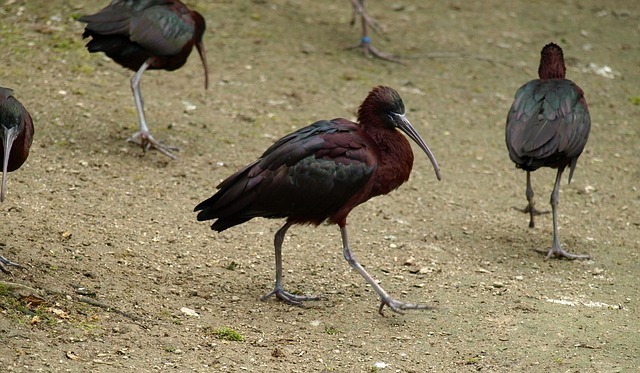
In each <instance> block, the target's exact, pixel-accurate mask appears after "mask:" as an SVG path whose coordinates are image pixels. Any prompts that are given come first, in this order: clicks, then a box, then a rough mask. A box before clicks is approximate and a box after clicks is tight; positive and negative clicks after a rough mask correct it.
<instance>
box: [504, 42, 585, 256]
mask: <svg viewBox="0 0 640 373" xmlns="http://www.w3.org/2000/svg"><path fill="white" fill-rule="evenodd" d="M565 71H566V68H565V65H564V57H563V53H562V49H561V48H560V47H559V46H558V45H556V44H553V43H550V44H547V45H546V46H545V47H544V48H543V49H542V52H541V58H540V67H539V68H538V75H539V76H540V79H536V80H532V81H530V82H528V83H527V84H525V85H523V86H522V87H520V89H519V90H518V91H517V92H516V96H515V100H514V102H513V105H511V109H509V115H508V117H507V126H506V142H507V148H508V149H509V157H510V158H511V160H512V161H513V162H514V163H515V164H516V166H517V167H518V168H521V169H523V170H525V171H526V172H527V190H526V196H527V201H528V205H527V207H526V208H525V210H524V211H525V212H528V213H529V215H530V220H529V227H531V228H533V227H534V221H533V217H534V215H536V213H537V211H536V209H535V208H534V204H533V188H532V187H531V172H533V171H535V170H537V169H538V168H540V167H551V168H556V169H558V173H557V175H556V182H555V185H554V186H553V192H552V193H551V209H552V213H553V243H552V244H551V249H550V250H549V252H548V253H547V258H550V257H551V256H559V257H565V258H569V259H580V258H590V256H589V255H577V254H572V253H569V252H567V251H565V250H564V249H562V247H561V246H560V240H559V239H558V216H557V208H558V194H559V190H560V179H561V177H562V173H563V172H564V169H565V168H566V167H567V166H569V183H571V177H572V176H573V171H574V170H575V168H576V163H577V162H578V157H580V154H582V150H583V149H584V147H585V145H586V144H587V139H588V137H589V129H590V127H591V119H590V117H589V109H588V107H587V101H586V100H585V98H584V92H583V91H582V89H580V87H578V85H577V84H575V83H574V82H572V81H571V80H567V79H565Z"/></svg>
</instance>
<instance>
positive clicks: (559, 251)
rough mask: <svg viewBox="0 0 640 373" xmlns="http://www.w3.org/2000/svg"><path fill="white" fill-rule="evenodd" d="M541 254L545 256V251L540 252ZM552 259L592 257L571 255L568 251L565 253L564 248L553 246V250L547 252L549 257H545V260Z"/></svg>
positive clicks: (588, 256)
mask: <svg viewBox="0 0 640 373" xmlns="http://www.w3.org/2000/svg"><path fill="white" fill-rule="evenodd" d="M538 251H539V252H540V253H542V254H544V251H542V250H538ZM551 257H557V258H567V259H569V260H575V259H587V260H588V259H591V255H589V254H573V253H570V252H568V251H565V250H564V249H563V248H561V247H560V246H557V247H556V246H552V247H551V249H550V250H549V251H548V252H547V256H546V257H545V260H547V259H550V258H551Z"/></svg>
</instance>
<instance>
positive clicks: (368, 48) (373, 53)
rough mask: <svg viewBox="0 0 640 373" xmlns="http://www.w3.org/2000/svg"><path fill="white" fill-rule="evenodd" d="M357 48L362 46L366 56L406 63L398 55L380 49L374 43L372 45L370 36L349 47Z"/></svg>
mask: <svg viewBox="0 0 640 373" xmlns="http://www.w3.org/2000/svg"><path fill="white" fill-rule="evenodd" d="M356 48H362V50H363V51H364V55H365V56H366V57H376V58H379V59H381V60H384V61H389V62H395V63H399V64H401V65H404V63H403V62H402V61H400V59H398V57H396V56H394V55H392V54H389V53H385V52H382V51H380V50H378V49H377V48H376V47H374V46H373V45H371V39H370V38H369V37H364V38H362V40H361V41H360V43H358V44H356V45H353V46H351V47H347V49H356Z"/></svg>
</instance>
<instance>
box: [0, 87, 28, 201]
mask: <svg viewBox="0 0 640 373" xmlns="http://www.w3.org/2000/svg"><path fill="white" fill-rule="evenodd" d="M33 132H34V128H33V121H32V119H31V116H30V115H29V113H28V112H27V110H26V109H25V108H24V106H22V104H21V103H20V102H19V101H18V100H16V99H15V97H13V91H12V90H11V89H8V88H2V87H0V138H1V139H2V154H0V157H1V158H0V162H2V167H3V169H2V170H3V172H2V190H1V192H0V202H2V201H4V197H5V185H6V179H7V172H12V171H15V170H17V169H19V168H20V166H22V164H23V163H24V162H25V161H26V160H27V157H28V156H29V149H30V148H31V143H32V142H33Z"/></svg>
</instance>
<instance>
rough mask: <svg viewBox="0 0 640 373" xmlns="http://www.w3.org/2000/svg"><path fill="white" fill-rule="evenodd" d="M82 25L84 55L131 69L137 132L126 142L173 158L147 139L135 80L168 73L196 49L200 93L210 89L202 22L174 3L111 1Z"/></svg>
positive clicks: (169, 0) (161, 0) (169, 150)
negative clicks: (96, 55) (201, 81)
mask: <svg viewBox="0 0 640 373" xmlns="http://www.w3.org/2000/svg"><path fill="white" fill-rule="evenodd" d="M78 20H79V21H80V22H84V23H86V24H87V26H86V27H85V30H84V34H82V37H83V38H86V37H91V40H90V41H89V42H88V43H87V49H88V50H89V52H91V53H94V52H104V53H105V54H106V55H107V56H109V57H110V58H111V59H113V60H114V61H115V62H116V63H118V64H120V65H122V66H124V67H126V68H129V69H131V70H133V71H136V73H135V75H134V76H133V77H132V78H131V89H132V90H133V96H134V99H135V103H136V109H137V110H138V119H139V121H140V131H138V132H136V133H135V134H134V135H133V136H132V137H131V138H129V141H132V142H136V143H138V144H139V145H141V146H142V148H143V149H144V150H145V151H146V150H147V149H149V148H150V147H154V148H156V149H158V150H159V151H160V152H162V153H163V154H165V155H167V156H169V157H171V158H175V155H174V154H173V153H172V151H174V150H176V148H174V147H171V146H167V145H164V144H161V143H160V142H159V141H157V140H156V139H154V138H153V136H151V133H149V128H148V126H147V121H146V119H145V116H144V107H143V106H144V104H143V101H142V94H141V93H140V79H141V78H142V73H144V72H145V70H147V69H149V70H154V69H161V70H169V71H173V70H176V69H179V68H180V67H182V66H183V65H184V64H185V63H186V62H187V58H188V57H189V55H190V54H191V50H192V49H193V46H194V45H195V46H196V48H197V49H198V53H199V54H200V59H201V60H202V64H203V66H204V74H205V80H204V85H205V89H206V88H207V87H208V85H209V79H208V75H209V73H208V71H209V70H208V67H207V59H206V55H205V49H204V44H203V42H202V36H203V35H204V31H205V21H204V18H203V17H202V15H201V14H200V13H198V12H196V11H193V10H190V9H189V8H187V7H186V6H185V5H184V4H183V3H181V2H180V1H178V0H113V1H112V2H111V4H109V6H107V7H106V8H104V9H102V10H101V11H99V12H98V13H96V14H93V15H88V16H83V17H80V18H78Z"/></svg>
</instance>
